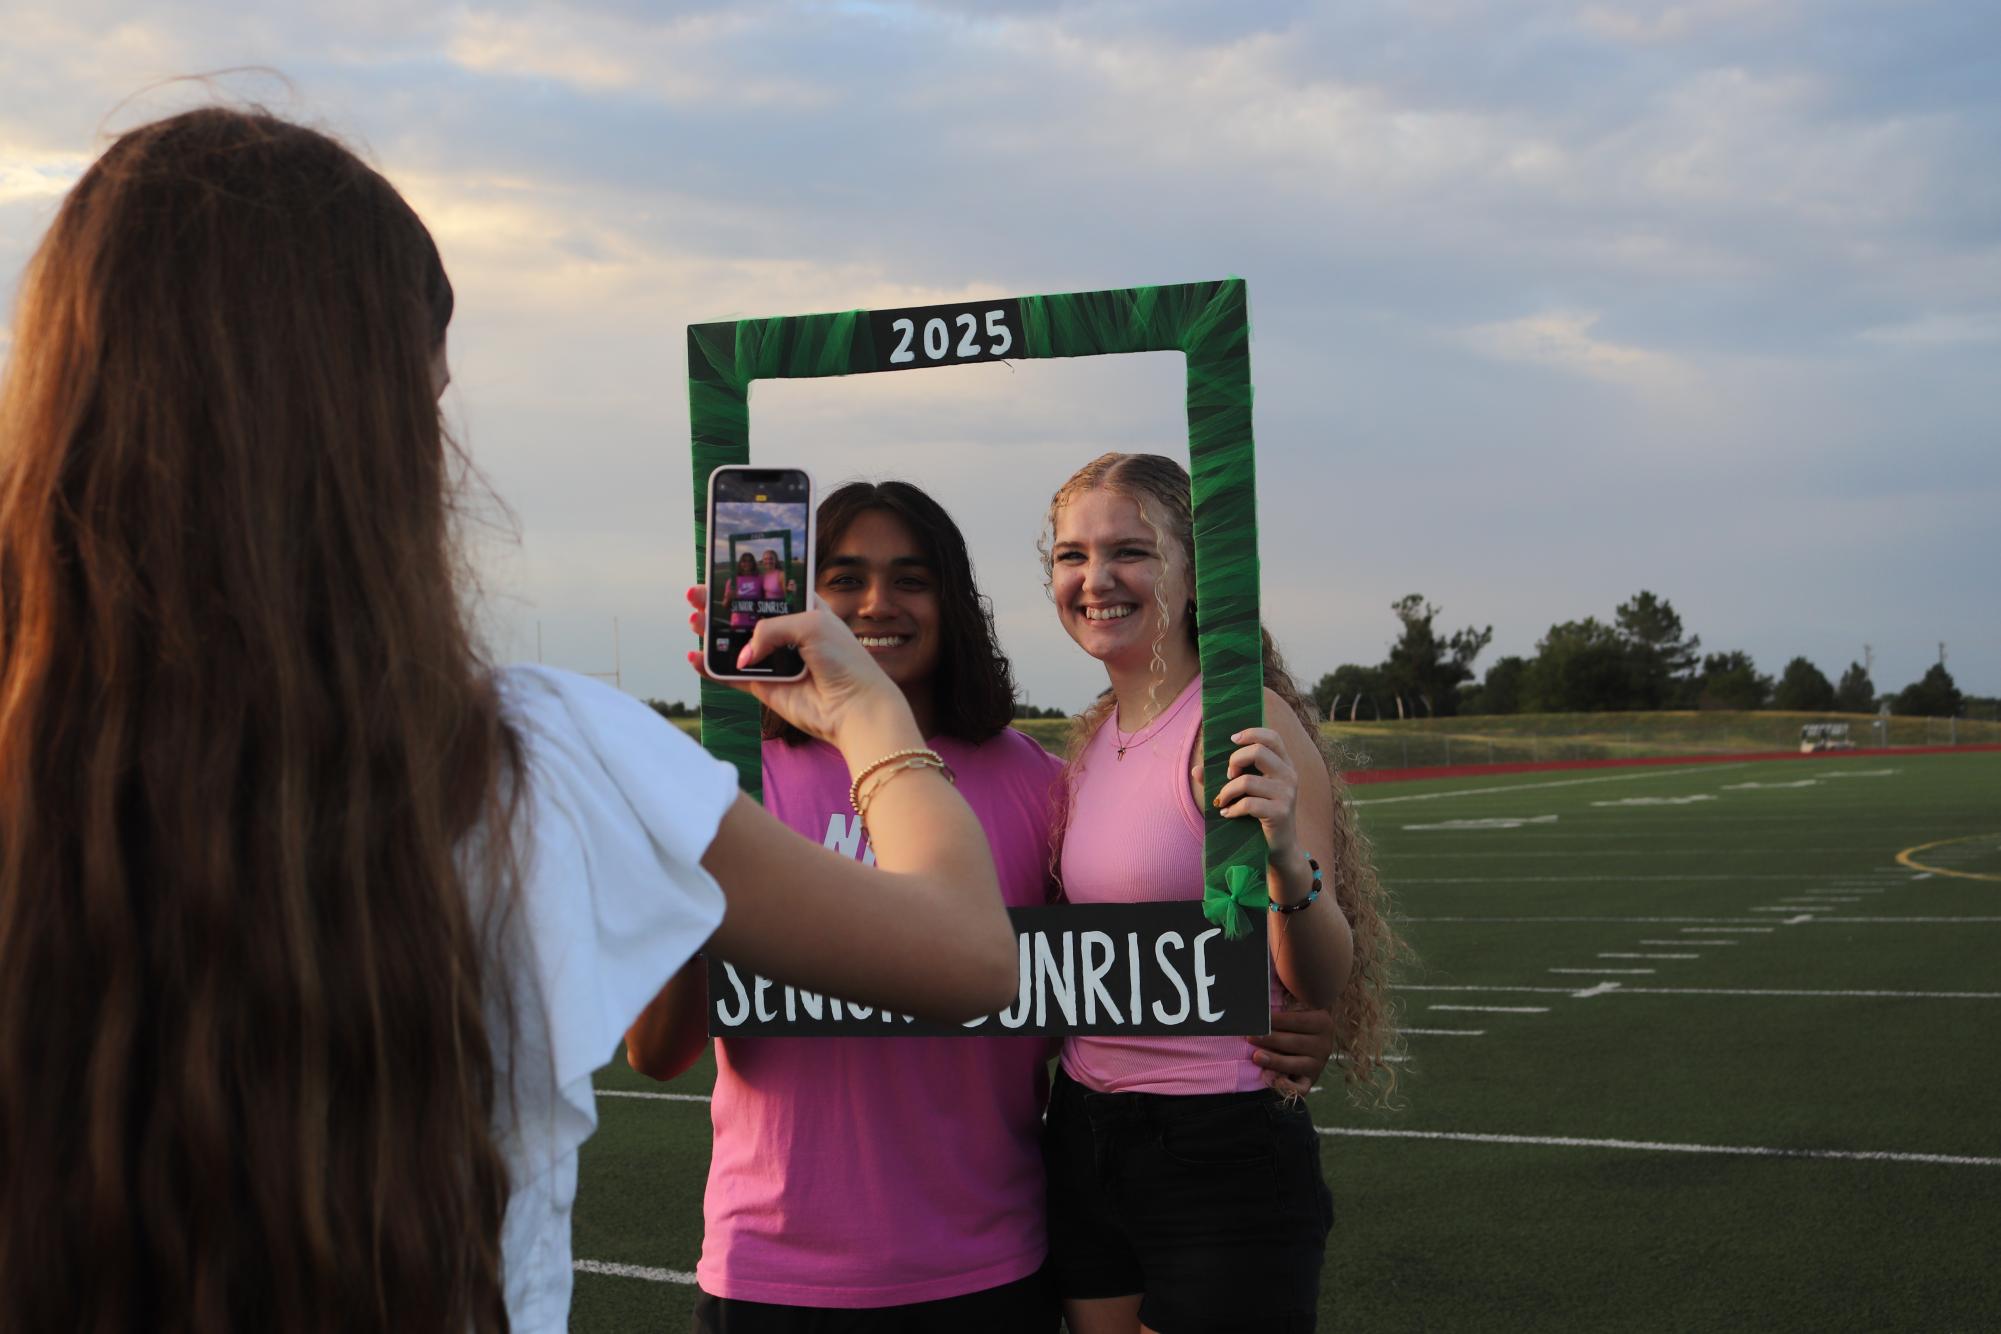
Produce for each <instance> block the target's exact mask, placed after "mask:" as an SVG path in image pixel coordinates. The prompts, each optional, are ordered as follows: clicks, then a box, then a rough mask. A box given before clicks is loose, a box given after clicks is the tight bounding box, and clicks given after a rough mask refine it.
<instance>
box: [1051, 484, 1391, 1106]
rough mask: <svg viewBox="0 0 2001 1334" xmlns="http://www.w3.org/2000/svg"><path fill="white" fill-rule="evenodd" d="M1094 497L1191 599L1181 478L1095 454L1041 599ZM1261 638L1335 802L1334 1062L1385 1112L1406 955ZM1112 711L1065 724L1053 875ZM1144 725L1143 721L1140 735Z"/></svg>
mask: <svg viewBox="0 0 2001 1334" xmlns="http://www.w3.org/2000/svg"><path fill="white" fill-rule="evenodd" d="M1099 490H1103V491H1111V492H1113V493H1115V494H1117V495H1122V496H1124V497H1125V498H1127V499H1128V500H1131V501H1132V502H1133V503H1134V504H1135V505H1137V506H1138V507H1139V511H1140V516H1141V518H1142V519H1143V520H1144V521H1145V523H1146V524H1147V526H1148V528H1149V529H1151V530H1152V534H1153V536H1154V538H1155V540H1156V542H1157V543H1158V544H1159V547H1160V549H1161V551H1162V552H1163V553H1167V558H1168V559H1169V560H1174V559H1178V560H1180V561H1181V562H1182V563H1183V568H1184V569H1186V570H1187V571H1188V574H1189V578H1188V587H1189V589H1190V590H1191V597H1192V590H1193V588H1194V586H1195V583H1194V569H1195V560H1194V553H1195V515H1194V507H1193V504H1192V502H1191V500H1190V496H1189V480H1188V472H1187V470H1186V469H1184V468H1183V467H1182V466H1181V465H1180V464H1179V463H1177V462H1175V461H1174V460H1173V459H1170V458H1166V457H1163V456H1162V455H1159V454H1121V453H1109V454H1100V455H1099V456H1098V457H1097V458H1095V459H1092V460H1091V461H1090V462H1089V463H1087V464H1085V465H1084V466H1083V467H1082V468H1079V469H1078V470H1077V471H1076V472H1074V473H1072V474H1071V475H1070V479H1069V480H1068V481H1066V482H1064V483H1063V485H1062V486H1061V487H1059V488H1058V489H1057V491H1056V494H1055V495H1054V496H1052V497H1050V501H1049V512H1048V514H1047V515H1046V516H1045V517H1044V520H1043V528H1042V533H1041V535H1040V536H1039V537H1038V539H1037V541H1036V548H1037V550H1038V551H1039V552H1040V553H1041V555H1042V574H1043V587H1044V589H1045V590H1047V589H1049V588H1050V585H1051V581H1052V580H1053V578H1054V573H1055V555H1054V548H1055V535H1056V515H1057V512H1058V511H1060V510H1061V509H1062V508H1063V507H1064V506H1065V505H1067V504H1069V503H1070V502H1071V501H1072V500H1074V499H1075V498H1077V497H1078V496H1081V495H1084V494H1085V493H1087V492H1091V491H1099ZM1160 587H1161V585H1160V584H1158V583H1157V584H1156V585H1155V594H1154V600H1155V603H1156V604H1157V605H1156V606H1155V608H1154V612H1155V618H1156V619H1155V624H1156V634H1155V638H1154V645H1153V648H1154V651H1153V659H1152V666H1153V672H1154V682H1153V686H1152V688H1151V689H1150V690H1149V692H1148V708H1147V714H1148V718H1149V719H1150V718H1151V717H1152V715H1154V714H1156V713H1158V712H1159V710H1160V707H1161V704H1162V702H1163V701H1161V700H1160V698H1159V693H1160V687H1161V686H1162V685H1163V684H1164V678H1165V674H1166V657H1165V654H1164V647H1165V644H1166V638H1167V635H1168V633H1169V631H1170V629H1171V628H1172V626H1173V623H1174V617H1173V609H1172V608H1170V607H1168V606H1167V605H1166V603H1165V601H1164V600H1163V599H1162V597H1161V594H1160V592H1159V589H1160ZM1186 610H1187V613H1188V614H1187V615H1186V616H1185V617H1184V618H1183V624H1184V625H1185V626H1186V627H1187V633H1188V634H1189V635H1190V636H1191V637H1192V636H1193V635H1194V634H1195V614H1194V613H1195V610H1196V609H1195V604H1194V602H1193V601H1192V600H1191V601H1190V602H1189V604H1188V606H1187V609H1186ZM1259 633H1260V637H1261V639H1262V640H1263V644H1264V653H1263V669H1264V683H1265V685H1266V686H1268V687H1270V688H1271V690H1272V691H1273V692H1274V693H1276V694H1277V695H1278V697H1279V698H1280V699H1282V700H1284V701H1285V702H1286V705H1287V707H1289V708H1290V709H1291V710H1292V712H1293V713H1294V715H1295V716H1297V717H1298V719H1299V721H1300V722H1301V724H1303V725H1304V726H1305V728H1306V730H1307V732H1308V734H1309V735H1311V736H1313V737H1314V738H1316V739H1317V740H1318V742H1319V745H1320V751H1321V754H1320V760H1321V763H1322V764H1323V765H1324V766H1325V767H1326V770H1327V778H1328V781H1329V783H1330V784H1331V786H1332V788H1333V793H1334V842H1335V851H1334V865H1333V866H1332V867H1330V868H1328V869H1329V872H1330V874H1329V875H1328V876H1327V880H1328V881H1329V883H1330V884H1331V885H1332V889H1333V895H1334V901H1335V903H1336V904H1337V905H1339V907H1340V909H1341V913H1342V916H1344V917H1346V918H1347V919H1348V925H1349V928H1350V930H1351V931H1352V933H1353V935H1354V940H1355V958H1354V965H1353V967H1351V968H1350V969H1349V972H1348V981H1347V984H1346V985H1345V986H1344V987H1343V988H1342V991H1341V995H1340V996H1339V997H1338V998H1337V1000H1336V1001H1335V1005H1334V1051H1335V1059H1336V1060H1337V1061H1339V1062H1340V1065H1341V1074H1342V1078H1343V1080H1344V1081H1345V1082H1346V1084H1347V1086H1348V1089H1349V1091H1350V1093H1351V1095H1353V1096H1354V1097H1356V1099H1357V1100H1358V1101H1371V1100H1373V1101H1377V1102H1383V1103H1387V1102H1388V1101H1389V1099H1390V1097H1391V1095H1392V1093H1393V1092H1394V1090H1395V1088H1396V1070H1395V1068H1394V1066H1393V1065H1392V1064H1391V1063H1390V1061H1389V1059H1388V1058H1389V1057H1390V1056H1391V1055H1392V1054H1393V1053H1394V1051H1395V1049H1396V1048H1397V1047H1398V1046H1399V1045H1400V1043H1399V1038H1398V1034H1397V1022H1396V1009H1395V1006H1394V1005H1393V1003H1392V1000H1391V994H1390V993H1391V976H1392V972H1393V969H1394V967H1395V965H1396V964H1397V963H1398V961H1399V960H1401V959H1403V958H1404V957H1406V956H1407V955H1408V953H1409V950H1408V947H1407V946H1406V945H1405V943H1404V941H1403V939H1402V937H1401V936H1400V935H1399V934H1398V933H1397V930H1396V928H1395V926H1394V924H1393V921H1392V912H1391V905H1390V896H1389V891H1388V890H1387V889H1386V888H1385V887H1384V885H1383V883H1382V881H1381V879H1380V878H1379V877H1378V876H1377V875H1376V868H1375V862H1374V858H1373V855H1372V849H1371V847H1370V844H1369V840H1368V838H1367V836H1366V835H1364V834H1363V833H1362V831H1361V829H1360V828H1359V827H1358V826H1357V824H1356V820H1355V811H1354V806H1353V804H1352V803H1351V802H1350V801H1349V799H1348V789H1347V785H1346V784H1345V783H1343V782H1342V781H1341V769H1340V766H1339V765H1338V764H1336V763H1334V761H1333V759H1332V758H1331V756H1330V754H1329V752H1328V743H1327V741H1326V739H1325V737H1324V736H1323V735H1322V733H1321V731H1320V718H1319V714H1318V712H1317V711H1316V710H1315V709H1314V707H1313V703H1312V701H1311V700H1310V699H1308V698H1307V697H1306V696H1305V695H1304V694H1302V693H1301V692H1300V689H1299V686H1298V684H1297V683H1296V682H1294V680H1293V679H1292V674H1291V673H1290V672H1289V671H1287V670H1286V666H1285V660H1284V659H1283V658H1282V657H1280V655H1279V651H1278V646H1277V645H1276V644H1275V643H1273V642H1272V637H1271V635H1270V633H1269V632H1266V631H1262V630H1261V631H1260V632H1259ZM1117 703H1118V701H1117V699H1116V698H1115V697H1114V696H1113V694H1112V692H1111V691H1110V690H1106V691H1105V692H1104V693H1103V694H1101V695H1099V696H1098V698H1097V699H1096V700H1094V701H1092V703H1091V705H1090V706H1089V707H1088V708H1086V709H1085V710H1084V712H1083V713H1081V714H1079V715H1078V716H1077V718H1076V719H1075V721H1074V722H1073V723H1072V724H1071V728H1070V736H1069V740H1068V744H1067V746H1066V747H1065V759H1064V765H1063V776H1062V782H1061V783H1060V785H1059V792H1060V794H1061V800H1062V803H1063V807H1064V811H1063V815H1064V817H1065V818H1063V819H1059V820H1057V821H1055V822H1054V834H1053V838H1054V840H1055V842H1054V845H1053V847H1052V849H1051V854H1050V855H1051V864H1052V868H1055V869H1058V870H1060V864H1061V856H1062V843H1061V840H1062V830H1063V827H1064V825H1065V824H1067V823H1068V813H1069V812H1068V807H1069V802H1070V795H1071V791H1072V787H1073V784H1074V782H1075V779H1076V774H1077V769H1078V766H1079V763H1080V761H1081V760H1082V757H1083V753H1084V749H1085V747H1086V746H1088V745H1089V744H1090V741H1091V738H1092V737H1093V736H1095V735H1096V734H1097V731H1098V729H1099V728H1100V727H1101V726H1103V724H1104V721H1105V719H1106V717H1107V716H1108V715H1109V714H1110V713H1111V711H1112V709H1113V708H1114V707H1115V706H1116V705H1117ZM1145 721H1146V720H1144V719H1143V720H1141V725H1142V726H1143V725H1144V723H1145Z"/></svg>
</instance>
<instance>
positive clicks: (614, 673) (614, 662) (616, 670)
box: [611, 616, 625, 690]
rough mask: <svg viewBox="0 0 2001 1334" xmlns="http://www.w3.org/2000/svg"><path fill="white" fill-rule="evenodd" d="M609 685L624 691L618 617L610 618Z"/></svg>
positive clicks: (623, 670) (623, 671)
mask: <svg viewBox="0 0 2001 1334" xmlns="http://www.w3.org/2000/svg"><path fill="white" fill-rule="evenodd" d="M611 683H612V684H613V685H615V686H617V687H618V688H619V689H620V690H623V689H625V669H624V667H623V666H622V665H621V660H620V658H619V652H618V617H616V616H614V617H612V618H611Z"/></svg>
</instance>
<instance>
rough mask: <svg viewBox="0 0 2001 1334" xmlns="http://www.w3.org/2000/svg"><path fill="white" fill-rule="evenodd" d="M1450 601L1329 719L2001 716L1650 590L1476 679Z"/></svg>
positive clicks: (1417, 621) (1422, 610)
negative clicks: (1754, 644)
mask: <svg viewBox="0 0 2001 1334" xmlns="http://www.w3.org/2000/svg"><path fill="white" fill-rule="evenodd" d="M1439 610H1440V609H1439V608H1437V607H1435V606H1433V605H1432V604H1431V603H1429V602H1427V601H1425V598H1424V595H1423V594H1422V593H1412V594H1409V595H1408V596H1406V597H1401V598H1398V599H1397V600H1396V601H1395V602H1393V603H1391V604H1390V611H1391V612H1392V613H1393V614H1394V615H1395V616H1396V618H1397V622H1398V624H1399V625H1400V626H1401V627H1402V628H1401V630H1400V631H1399V632H1398V635H1397V638H1396V642H1395V643H1393V644H1392V645H1391V646H1390V652H1389V656H1388V657H1387V658H1385V659H1384V660H1383V661H1382V662H1379V663H1377V664H1376V665H1374V666H1373V667H1364V666H1361V665H1358V664H1356V663H1343V664H1341V666H1339V667H1336V668H1335V669H1334V670H1333V671H1331V672H1329V673H1327V674H1326V675H1325V676H1322V677H1321V678H1320V680H1319V681H1318V682H1317V683H1316V684H1315V685H1314V687H1313V702H1314V703H1315V704H1316V705H1317V706H1318V707H1319V709H1320V714H1321V716H1322V717H1323V718H1328V719H1336V718H1338V719H1340V720H1342V721H1348V720H1351V719H1358V718H1359V719H1372V718H1403V717H1411V718H1424V717H1439V718H1443V717H1451V716H1453V715H1455V714H1478V713H1485V714H1491V713H1602V712H1608V711H1628V710H1639V709H1782V710H1786V711H1790V712H1799V713H1822V712H1828V713H1873V712H1875V711H1876V710H1877V708H1878V707H1879V706H1881V705H1884V704H1887V705H1889V706H1890V710H1891V711H1892V712H1893V713H1900V714H1908V715H1915V716H1923V717H1933V718H1950V717H1963V716H1965V713H1966V710H1967V708H1968V707H1969V706H1975V707H1978V708H1979V709H1981V711H1982V712H1983V714H1984V713H1985V712H1986V711H1988V710H1990V709H1993V710H1995V711H1996V712H1997V714H2001V701H1996V700H1991V699H1977V698H1974V697H1971V696H1968V695H1963V694H1961V693H1960V690H1959V687H1958V686H1957V685H1955V684H1954V683H1953V679H1952V675H1951V673H1949V672H1947V671H1946V669H1945V664H1944V663H1935V664H1934V665H1932V666H1931V667H1930V668H1928V669H1926V671H1925V674H1924V675H1923V676H1922V677H1921V678H1919V679H1918V680H1916V681H1913V682H1912V683H1911V684H1909V685H1907V686H1905V687H1904V688H1903V689H1902V690H1898V691H1895V692H1892V693H1890V694H1879V693H1878V692H1877V689H1876V683H1875V682H1874V681H1872V680H1870V678H1869V673H1868V671H1867V669H1865V668H1864V667H1863V666H1862V664H1861V663H1859V662H1851V663H1849V664H1848V668H1847V670H1846V671H1844V672H1842V674H1841V677H1840V679H1839V680H1838V681H1830V680H1828V678H1827V676H1826V675H1825V674H1824V673H1823V672H1822V671H1821V670H1820V668H1818V667H1816V666H1814V664H1813V663H1812V662H1810V661H1808V660H1807V659H1806V658H1804V657H1796V658H1794V659H1793V660H1792V661H1791V662H1789V663H1787V664H1786V665H1785V669H1784V670H1783V671H1781V672H1780V673H1779V675H1778V677H1777V678H1776V679H1775V678H1773V677H1770V676H1767V675H1765V674H1764V673H1762V672H1760V671H1759V670H1758V669H1757V665H1756V664H1755V663H1754V662H1752V661H1751V655H1750V654H1748V653H1746V652H1744V651H1743V650H1741V649H1726V650H1724V651H1722V652H1720V653H1704V652H1702V639H1701V637H1700V636H1698V635H1693V634H1689V633H1687V631H1686V628H1685V627H1684V626H1683V625H1682V621H1681V616H1680V614H1679V613H1677V612H1676V611H1675V609H1674V604H1673V603H1671V602H1669V601H1668V600H1667V599H1666V598H1663V597H1657V596H1655V595H1654V594H1653V593H1650V592H1648V591H1646V590H1645V589H1642V590H1641V591H1640V592H1638V593H1636V594H1634V595H1633V596H1632V597H1631V598H1630V599H1628V600H1627V601H1625V602H1622V603H1620V604H1619V606H1618V607H1617V609H1616V610H1614V612H1613V613H1612V620H1611V622H1610V623H1609V624H1608V623H1606V622H1604V621H1600V620H1599V619H1597V618H1596V617H1595V616H1587V617H1585V618H1584V619H1583V620H1581V621H1564V622H1562V623H1561V624H1558V625H1552V626H1551V627H1550V628H1549V632H1548V633H1547V634H1545V635H1544V636H1543V637H1542V638H1541V639H1539V640H1537V641H1536V647H1535V653H1534V654H1533V655H1531V656H1529V657H1521V656H1519V655H1516V654H1510V655H1508V656H1507V657H1504V658H1501V659H1499V660H1498V661H1496V662H1495V663H1493V665H1491V666H1490V667H1488V668H1487V670H1486V674H1485V675H1484V676H1478V677H1476V675H1475V673H1474V670H1473V664H1474V662H1475V660H1476V659H1478V658H1479V656H1480V654H1481V653H1482V652H1483V651H1484V650H1485V649H1486V647H1487V645H1488V644H1489V643H1490V642H1492V640H1493V638H1494V627H1493V626H1491V625H1489V626H1483V627H1481V628H1479V629H1477V630H1476V629H1474V628H1472V627H1471V626H1468V627H1465V628H1463V629H1460V630H1455V631H1453V632H1452V633H1450V634H1446V633H1444V632H1443V631H1441V630H1440V629H1439V628H1438V624H1437V621H1438V616H1439ZM646 702H647V703H648V704H650V705H652V706H653V708H654V710H655V711H657V712H658V713H659V714H660V715H661V716H662V717H666V718H692V717H697V716H699V714H700V709H699V708H698V707H696V706H691V705H688V704H683V703H680V702H679V701H674V702H671V703H670V702H668V701H666V700H658V699H649V700H647V701H646ZM1069 716H1070V715H1069V713H1067V712H1066V711H1065V710H1063V709H1058V708H1049V707H1039V706H1037V705H1033V704H1028V703H1025V702H1018V703H1017V704H1016V705H1015V717H1016V718H1018V719H1019V718H1067V717H1069Z"/></svg>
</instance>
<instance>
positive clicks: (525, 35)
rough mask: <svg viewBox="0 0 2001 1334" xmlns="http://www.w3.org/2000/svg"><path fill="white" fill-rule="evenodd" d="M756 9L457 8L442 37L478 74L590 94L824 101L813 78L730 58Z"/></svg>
mask: <svg viewBox="0 0 2001 1334" xmlns="http://www.w3.org/2000/svg"><path fill="white" fill-rule="evenodd" d="M762 22H763V19H762V18H761V17H760V16H757V15H754V14H750V13H746V12H743V11H737V12H729V11H723V10H716V11H711V12H708V13H703V14H688V15H677V16H674V17H671V18H667V19H664V20H657V21H653V22H635V21H633V20H631V19H628V18H626V17H624V16H622V15H617V14H608V13H604V12H601V11H595V10H589V9H555V10H550V9H536V10H533V11H529V12H525V13H516V14H502V13H492V12H484V13H482V12H476V11H472V10H461V11H460V12H459V13H458V14H457V15H456V17H455V19H454V22H453V24H452V28H451V31H450V32H449V33H448V34H447V35H446V38H445V53H446V55H447V57H448V58H449V59H450V60H451V61H452V62H453V63H454V64H456V65H458V66H460V67H461V68H463V69H467V70H473V71H476V72H478V73H481V74H499V75H515V76H525V77H529V78H538V79H553V80H555V81H556V82H559V83H564V84H568V85H570V86H572V87H575V88H578V89H581V90H583V91H585V92H592V93H606V92H617V93H624V92H632V93H637V94H640V95H642V96H645V97H649V98H653V99H657V100H659V101H663V102H670V103H689V102H695V101H703V102H712V101H716V100H720V101H722V102H725V103H729V104H737V105H742V104H751V105H761V106H767V105H776V106H791V107H811V106H817V105H821V104H823V103H824V102H826V101H827V100H828V95H827V93H826V91H825V90H824V89H822V88H821V87H819V86H818V85H816V84H814V83H812V82H810V81H809V80H807V79H805V78H803V77H799V78H782V77H781V78H774V77H769V76H763V75H752V74H749V73H746V72H744V71H742V70H740V69H737V68H735V67H734V65H733V63H732V62H731V61H729V60H728V59H727V58H726V57H725V51H724V48H726V47H727V46H728V44H729V42H730V39H732V38H737V37H746V36H754V35H755V30H756V29H757V28H759V27H760V26H762Z"/></svg>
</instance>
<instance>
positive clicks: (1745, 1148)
mask: <svg viewBox="0 0 2001 1334" xmlns="http://www.w3.org/2000/svg"><path fill="white" fill-rule="evenodd" d="M1314 1129H1315V1130H1318V1131H1319V1132H1320V1133H1321V1134H1323V1135H1340V1136H1344V1137H1352V1138H1356V1139H1436V1140H1449V1141H1453V1142H1456V1143H1460V1144H1518V1145H1530V1146H1538V1147H1550V1148H1559V1149H1633V1150H1638V1151H1641V1152H1646V1153H1717V1154H1727V1155H1730V1156H1732V1157H1739V1158H1823V1159H1836V1160H1840V1161H1843V1162H1858V1163H1928V1164H1935V1165H1938V1166H1941V1167H2001V1158H1984V1157H1979V1156H1976V1155H1973V1154H1964V1153H1893V1152H1873V1151H1869V1150H1860V1149H1774V1148H1764V1147H1757V1146H1753V1145H1747V1144H1671V1143H1666V1142H1663V1141H1655V1140H1641V1139H1585V1138H1583V1137H1582V1136H1577V1135H1492V1134H1477V1133H1473V1132H1470V1131H1459V1130H1385V1129H1381V1128H1379V1127H1371V1126H1315V1127H1314Z"/></svg>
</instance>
